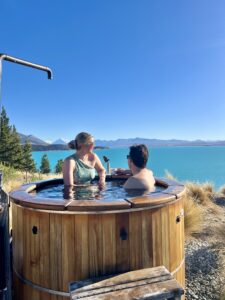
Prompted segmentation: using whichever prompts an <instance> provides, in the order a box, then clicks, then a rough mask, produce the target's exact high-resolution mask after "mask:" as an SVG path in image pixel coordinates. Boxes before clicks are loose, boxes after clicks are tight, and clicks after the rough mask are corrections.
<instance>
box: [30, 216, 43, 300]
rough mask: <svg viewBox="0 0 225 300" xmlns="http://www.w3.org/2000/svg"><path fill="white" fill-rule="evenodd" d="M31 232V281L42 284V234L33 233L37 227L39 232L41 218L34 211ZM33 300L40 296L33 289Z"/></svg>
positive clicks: (31, 217)
mask: <svg viewBox="0 0 225 300" xmlns="http://www.w3.org/2000/svg"><path fill="white" fill-rule="evenodd" d="M29 218H30V220H29V222H30V228H29V229H30V230H29V232H28V234H29V239H30V279H31V281H32V282H36V283H37V284H40V276H39V275H40V273H39V260H40V244H39V236H40V234H34V233H33V232H32V229H33V227H34V226H35V227H36V228H37V230H39V217H38V212H35V211H32V212H31V213H30V215H29ZM31 299H32V300H39V299H40V294H39V291H37V290H36V289H32V294H31Z"/></svg>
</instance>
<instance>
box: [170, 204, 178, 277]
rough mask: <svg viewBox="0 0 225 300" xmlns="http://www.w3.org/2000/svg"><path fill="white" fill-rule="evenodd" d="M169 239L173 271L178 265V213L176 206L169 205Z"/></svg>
mask: <svg viewBox="0 0 225 300" xmlns="http://www.w3.org/2000/svg"><path fill="white" fill-rule="evenodd" d="M169 220H170V222H169V240H170V266H169V271H170V272H173V271H174V270H175V269H176V267H177V256H176V252H177V250H176V247H177V237H176V214H175V206H174V205H170V206H169Z"/></svg>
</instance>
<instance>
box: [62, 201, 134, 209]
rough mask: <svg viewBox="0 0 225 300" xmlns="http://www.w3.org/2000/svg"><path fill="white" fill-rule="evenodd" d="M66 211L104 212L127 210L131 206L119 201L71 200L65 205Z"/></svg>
mask: <svg viewBox="0 0 225 300" xmlns="http://www.w3.org/2000/svg"><path fill="white" fill-rule="evenodd" d="M66 207H67V210H72V211H105V210H116V209H119V210H120V209H128V208H130V207H131V204H130V203H128V202H127V201H125V200H123V199H121V200H112V201H104V200H73V201H70V202H68V203H67V206H66Z"/></svg>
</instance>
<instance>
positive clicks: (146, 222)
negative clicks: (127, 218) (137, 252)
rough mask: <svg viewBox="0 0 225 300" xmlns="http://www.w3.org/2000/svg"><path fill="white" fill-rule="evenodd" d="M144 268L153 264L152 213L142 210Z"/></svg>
mask: <svg viewBox="0 0 225 300" xmlns="http://www.w3.org/2000/svg"><path fill="white" fill-rule="evenodd" d="M141 215H142V218H141V219H142V268H149V267H152V266H153V243H152V213H151V211H142V212H141Z"/></svg>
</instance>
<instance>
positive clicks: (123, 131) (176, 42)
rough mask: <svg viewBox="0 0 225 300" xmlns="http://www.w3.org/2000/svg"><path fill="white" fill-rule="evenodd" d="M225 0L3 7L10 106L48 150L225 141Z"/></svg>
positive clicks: (12, 1) (95, 0)
mask: <svg viewBox="0 0 225 300" xmlns="http://www.w3.org/2000/svg"><path fill="white" fill-rule="evenodd" d="M224 13H225V2H224V1H222V0H217V1H213V0H211V1H209V0H186V1H184V0H183V1H180V0H170V1H169V0H135V1H134V0H107V1H106V0H89V1H87V0H79V1H77V0H67V1H51V0H49V1H43V0H39V1H33V0H21V1H16V0H2V1H1V11H0V25H1V43H0V52H1V53H7V54H9V55H13V56H16V57H20V58H23V59H27V60H30V61H33V62H36V63H40V64H43V65H47V66H49V67H51V68H52V70H53V73H54V79H53V80H52V81H49V80H47V77H46V74H45V73H43V72H40V71H37V70H33V69H29V68H25V67H21V66H18V65H15V64H12V63H8V62H4V63H3V82H2V88H3V89H2V100H3V105H4V106H5V108H6V110H7V113H8V115H9V117H10V120H11V122H12V123H14V124H15V125H16V128H17V130H18V131H19V132H21V133H24V134H33V135H36V136H38V137H40V138H42V139H44V140H55V139H57V138H58V137H62V138H65V139H72V138H73V137H74V136H75V135H76V134H77V133H78V132H80V131H89V132H91V133H92V134H93V135H94V136H95V137H96V138H100V139H116V138H126V137H137V136H139V137H146V138H159V139H168V138H179V139H189V140H192V139H198V138H200V139H209V140H215V139H225V132H224V128H225V117H224V116H225V101H224V99H225V18H224Z"/></svg>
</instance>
